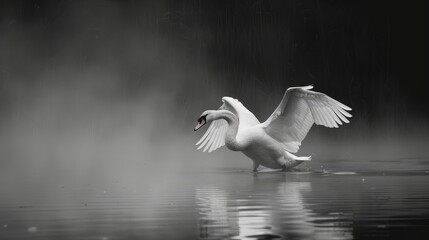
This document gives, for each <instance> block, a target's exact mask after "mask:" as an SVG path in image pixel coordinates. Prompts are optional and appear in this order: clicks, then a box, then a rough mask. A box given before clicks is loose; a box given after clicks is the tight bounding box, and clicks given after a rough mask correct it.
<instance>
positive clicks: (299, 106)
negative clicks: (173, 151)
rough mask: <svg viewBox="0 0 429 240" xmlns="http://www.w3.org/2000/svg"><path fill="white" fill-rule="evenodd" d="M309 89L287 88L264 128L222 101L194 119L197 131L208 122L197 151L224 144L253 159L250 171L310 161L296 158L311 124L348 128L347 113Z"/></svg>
mask: <svg viewBox="0 0 429 240" xmlns="http://www.w3.org/2000/svg"><path fill="white" fill-rule="evenodd" d="M312 88H313V86H312V85H309V86H303V87H290V88H288V89H287V90H286V92H285V94H284V96H283V99H282V100H281V102H280V104H279V106H278V107H277V108H276V109H275V110H274V112H273V113H272V114H271V116H270V117H269V118H268V119H267V120H266V121H265V122H263V123H260V122H259V121H258V119H257V118H256V117H255V115H253V113H251V112H250V111H249V110H248V109H247V108H246V107H244V105H243V104H242V103H241V102H240V101H238V100H237V99H234V98H232V97H223V98H222V102H223V104H222V106H221V107H220V108H219V109H218V110H206V111H204V112H203V113H202V114H201V116H200V117H199V118H198V120H197V121H198V125H197V126H196V127H195V128H194V131H197V130H198V129H200V128H201V127H202V126H204V125H205V124H207V123H211V124H210V126H209V128H208V129H207V131H206V132H205V134H204V135H203V136H202V137H201V139H200V140H199V141H198V142H197V143H196V145H199V146H198V148H197V149H201V148H203V147H204V149H203V151H204V152H205V151H207V150H208V152H212V151H214V150H216V149H218V148H220V147H222V146H224V145H226V147H227V148H228V149H230V150H232V151H241V152H242V153H243V154H244V155H246V156H247V157H249V158H250V159H252V160H253V171H254V172H257V171H258V167H259V165H262V166H264V167H267V168H271V169H282V170H284V171H286V170H290V169H291V168H293V167H295V166H297V165H299V164H301V163H303V162H306V161H310V160H311V156H304V157H298V156H295V155H294V154H292V153H296V152H297V151H298V149H299V147H300V146H301V142H302V141H303V140H304V138H305V136H306V135H307V133H308V131H309V130H310V128H311V127H312V126H313V124H316V125H322V126H325V127H329V128H338V127H339V125H342V124H343V123H349V120H348V119H347V118H351V117H352V115H351V114H350V113H349V112H347V111H351V110H352V109H351V108H350V107H348V106H346V105H344V104H342V103H340V102H338V101H337V100H335V99H333V98H331V97H329V96H328V95H326V94H324V93H320V92H315V91H311V90H310V89H312Z"/></svg>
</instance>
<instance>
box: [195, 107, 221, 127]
mask: <svg viewBox="0 0 429 240" xmlns="http://www.w3.org/2000/svg"><path fill="white" fill-rule="evenodd" d="M215 112H216V111H213V110H207V111H204V112H203V113H202V114H201V116H200V117H199V118H198V120H197V121H198V124H197V126H196V127H195V128H194V131H197V130H198V129H200V128H201V127H202V126H204V125H205V124H206V123H209V122H211V121H213V119H214V117H215Z"/></svg>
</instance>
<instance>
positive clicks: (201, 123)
mask: <svg viewBox="0 0 429 240" xmlns="http://www.w3.org/2000/svg"><path fill="white" fill-rule="evenodd" d="M204 124H206V121H204V120H201V121H199V122H198V125H197V126H196V127H195V128H194V131H197V130H198V129H200V128H201V127H202V126H204Z"/></svg>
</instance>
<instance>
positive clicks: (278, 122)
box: [262, 86, 352, 152]
mask: <svg viewBox="0 0 429 240" xmlns="http://www.w3.org/2000/svg"><path fill="white" fill-rule="evenodd" d="M312 88H313V86H306V87H292V88H288V90H286V93H285V94H284V96H283V99H282V101H281V102H280V104H279V106H278V107H277V108H276V110H275V111H274V112H273V114H271V116H270V117H269V118H268V119H267V120H266V121H265V122H264V123H262V127H263V129H264V130H265V132H266V133H267V134H268V135H270V136H271V137H273V138H274V139H276V140H278V141H279V142H281V143H282V144H283V146H284V148H285V149H286V150H287V151H290V152H296V151H298V149H299V146H300V145H301V142H302V140H304V138H305V136H306V135H307V133H308V131H309V130H310V128H311V127H312V126H313V124H314V123H315V124H316V125H322V126H325V127H329V128H338V127H339V125H342V124H343V122H345V123H348V122H349V120H348V119H347V118H350V117H352V115H351V114H350V113H348V112H347V111H351V110H352V109H351V108H350V107H348V106H346V105H344V104H342V103H340V102H339V101H337V100H335V99H333V98H331V97H329V96H328V95H326V94H323V93H320V92H315V91H311V90H310V89H312Z"/></svg>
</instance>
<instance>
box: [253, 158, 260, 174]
mask: <svg viewBox="0 0 429 240" xmlns="http://www.w3.org/2000/svg"><path fill="white" fill-rule="evenodd" d="M258 167H259V163H258V162H256V161H255V160H253V172H258Z"/></svg>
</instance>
